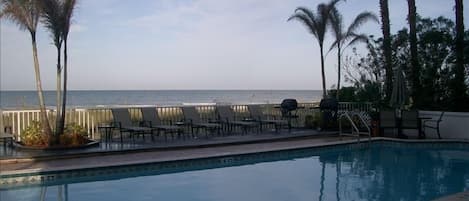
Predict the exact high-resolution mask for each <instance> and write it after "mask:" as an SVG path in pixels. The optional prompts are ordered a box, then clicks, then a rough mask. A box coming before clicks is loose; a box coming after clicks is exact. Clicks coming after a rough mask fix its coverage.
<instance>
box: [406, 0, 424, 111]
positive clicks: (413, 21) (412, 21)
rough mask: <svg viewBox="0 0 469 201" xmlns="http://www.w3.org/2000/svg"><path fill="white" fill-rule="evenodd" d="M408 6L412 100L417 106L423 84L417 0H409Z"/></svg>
mask: <svg viewBox="0 0 469 201" xmlns="http://www.w3.org/2000/svg"><path fill="white" fill-rule="evenodd" d="M407 3H408V7H409V16H408V17H407V20H408V22H409V33H410V38H409V42H410V62H411V64H412V68H411V72H412V74H411V75H412V90H411V96H412V100H413V101H414V106H416V107H417V108H418V107H419V105H420V95H419V94H420V92H421V91H422V90H421V85H420V64H419V59H418V51H417V28H416V26H417V8H416V7H415V0H407Z"/></svg>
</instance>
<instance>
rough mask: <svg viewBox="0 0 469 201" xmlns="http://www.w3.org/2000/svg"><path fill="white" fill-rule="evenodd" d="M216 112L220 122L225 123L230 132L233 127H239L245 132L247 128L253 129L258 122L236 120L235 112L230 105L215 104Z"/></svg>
mask: <svg viewBox="0 0 469 201" xmlns="http://www.w3.org/2000/svg"><path fill="white" fill-rule="evenodd" d="M217 112H218V117H219V120H220V122H221V123H223V124H225V125H226V127H227V128H228V132H230V133H231V132H232V131H233V127H241V129H242V132H243V133H247V132H248V129H253V128H256V127H258V126H259V123H257V122H253V121H239V120H236V115H235V112H234V111H233V109H232V108H231V106H228V105H223V106H217Z"/></svg>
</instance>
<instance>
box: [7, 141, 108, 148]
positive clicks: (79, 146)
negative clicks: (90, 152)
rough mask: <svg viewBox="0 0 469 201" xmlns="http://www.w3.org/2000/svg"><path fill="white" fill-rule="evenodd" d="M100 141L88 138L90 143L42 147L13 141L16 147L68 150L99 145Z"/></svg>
mask: <svg viewBox="0 0 469 201" xmlns="http://www.w3.org/2000/svg"><path fill="white" fill-rule="evenodd" d="M98 145H99V141H94V140H88V143H86V144H82V145H74V146H64V145H60V146H53V147H41V146H26V145H23V144H21V143H20V142H13V146H14V147H15V148H20V149H26V150H68V149H84V148H88V147H93V146H98Z"/></svg>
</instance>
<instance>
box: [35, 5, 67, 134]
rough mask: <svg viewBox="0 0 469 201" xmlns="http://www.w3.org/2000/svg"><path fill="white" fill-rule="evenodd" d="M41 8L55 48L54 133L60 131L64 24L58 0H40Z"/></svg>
mask: <svg viewBox="0 0 469 201" xmlns="http://www.w3.org/2000/svg"><path fill="white" fill-rule="evenodd" d="M39 2H40V5H41V9H42V19H43V20H42V22H43V24H44V25H45V27H46V28H47V29H48V30H49V32H50V34H51V37H52V40H53V41H54V45H55V47H56V49H57V75H56V76H57V83H56V95H57V96H56V104H57V117H56V127H55V131H56V134H57V135H58V134H60V133H62V131H63V130H61V129H60V122H61V119H62V116H61V114H62V113H61V112H60V109H61V108H62V104H61V101H62V95H61V91H62V64H61V53H62V42H63V38H62V29H63V26H64V20H63V18H64V17H63V8H62V7H63V6H62V3H61V1H60V0H40V1H39Z"/></svg>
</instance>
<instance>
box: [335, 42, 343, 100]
mask: <svg viewBox="0 0 469 201" xmlns="http://www.w3.org/2000/svg"><path fill="white" fill-rule="evenodd" d="M341 54H342V52H341V48H340V45H337V93H336V94H335V98H336V99H337V100H339V93H340V68H341V66H340V65H341V61H340V60H341V56H342V55H341Z"/></svg>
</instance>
